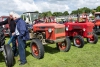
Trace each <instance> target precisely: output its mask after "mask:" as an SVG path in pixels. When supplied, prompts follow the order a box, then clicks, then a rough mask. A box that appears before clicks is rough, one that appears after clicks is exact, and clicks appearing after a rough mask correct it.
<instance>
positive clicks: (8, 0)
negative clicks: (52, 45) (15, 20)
mask: <svg viewBox="0 0 100 67" xmlns="http://www.w3.org/2000/svg"><path fill="white" fill-rule="evenodd" d="M99 5H100V0H0V10H1V11H0V15H8V14H9V12H10V11H15V12H17V13H19V14H21V13H23V12H26V11H39V12H44V11H52V12H55V11H59V12H64V11H69V12H71V11H72V10H75V9H78V8H82V7H88V8H96V7H97V6H99Z"/></svg>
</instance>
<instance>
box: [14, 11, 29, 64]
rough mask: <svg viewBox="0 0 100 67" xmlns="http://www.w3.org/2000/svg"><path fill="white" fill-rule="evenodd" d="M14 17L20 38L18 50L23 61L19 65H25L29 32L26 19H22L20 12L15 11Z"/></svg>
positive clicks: (16, 32)
mask: <svg viewBox="0 0 100 67" xmlns="http://www.w3.org/2000/svg"><path fill="white" fill-rule="evenodd" d="M13 19H14V20H15V22H16V29H15V34H16V36H17V39H18V51H19V56H20V62H21V63H20V64H19V65H24V64H26V63H27V61H26V55H25V45H26V40H29V32H28V28H27V25H26V23H25V21H24V20H22V19H21V18H20V17H19V15H18V14H16V13H15V14H14V15H13Z"/></svg>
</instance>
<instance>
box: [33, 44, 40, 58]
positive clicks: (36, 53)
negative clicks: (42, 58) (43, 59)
mask: <svg viewBox="0 0 100 67" xmlns="http://www.w3.org/2000/svg"><path fill="white" fill-rule="evenodd" d="M32 51H33V53H34V54H35V55H36V56H38V55H39V50H38V47H37V45H36V44H33V45H32Z"/></svg>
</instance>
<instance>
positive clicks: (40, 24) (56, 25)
mask: <svg viewBox="0 0 100 67" xmlns="http://www.w3.org/2000/svg"><path fill="white" fill-rule="evenodd" d="M34 26H36V27H54V28H62V27H65V25H63V24H57V23H39V24H35V25H34Z"/></svg>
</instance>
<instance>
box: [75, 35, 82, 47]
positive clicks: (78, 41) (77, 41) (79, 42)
mask: <svg viewBox="0 0 100 67" xmlns="http://www.w3.org/2000/svg"><path fill="white" fill-rule="evenodd" d="M73 44H74V45H75V46H76V47H78V48H82V47H83V46H84V39H83V37H82V36H80V35H77V36H74V37H73Z"/></svg>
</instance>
